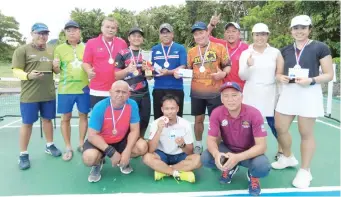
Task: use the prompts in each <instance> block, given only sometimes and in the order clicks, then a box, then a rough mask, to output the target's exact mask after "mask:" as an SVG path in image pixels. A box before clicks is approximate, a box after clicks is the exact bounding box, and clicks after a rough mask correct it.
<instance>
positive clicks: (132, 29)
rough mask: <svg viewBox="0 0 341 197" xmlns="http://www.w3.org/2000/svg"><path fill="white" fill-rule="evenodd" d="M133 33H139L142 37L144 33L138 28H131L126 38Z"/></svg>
mask: <svg viewBox="0 0 341 197" xmlns="http://www.w3.org/2000/svg"><path fill="white" fill-rule="evenodd" d="M135 32H139V33H140V34H141V35H142V36H144V33H143V31H142V29H141V28H139V27H133V28H131V29H130V30H129V33H128V36H130V34H132V33H135Z"/></svg>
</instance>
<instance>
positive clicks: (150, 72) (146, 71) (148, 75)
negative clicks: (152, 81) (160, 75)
mask: <svg viewBox="0 0 341 197" xmlns="http://www.w3.org/2000/svg"><path fill="white" fill-rule="evenodd" d="M144 74H145V75H146V77H151V76H153V72H152V71H151V70H145V71H144Z"/></svg>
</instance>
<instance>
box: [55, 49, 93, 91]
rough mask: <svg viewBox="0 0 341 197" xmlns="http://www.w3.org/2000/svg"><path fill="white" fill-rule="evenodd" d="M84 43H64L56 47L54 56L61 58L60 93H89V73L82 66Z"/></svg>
mask: <svg viewBox="0 0 341 197" xmlns="http://www.w3.org/2000/svg"><path fill="white" fill-rule="evenodd" d="M84 49H85V45H84V43H79V44H77V47H75V48H73V47H72V45H70V44H67V43H64V44H61V45H59V46H57V47H56V49H55V51H54V58H59V60H60V80H59V85H58V94H84V93H89V88H88V84H89V79H88V75H87V74H86V72H85V71H84V70H83V68H82V62H83V54H84Z"/></svg>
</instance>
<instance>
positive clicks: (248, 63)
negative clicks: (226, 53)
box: [247, 53, 254, 66]
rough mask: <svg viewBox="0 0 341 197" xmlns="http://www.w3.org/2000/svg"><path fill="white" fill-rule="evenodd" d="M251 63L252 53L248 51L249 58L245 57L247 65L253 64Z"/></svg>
mask: <svg viewBox="0 0 341 197" xmlns="http://www.w3.org/2000/svg"><path fill="white" fill-rule="evenodd" d="M253 64H254V61H253V58H252V53H250V56H249V58H247V65H248V66H253Z"/></svg>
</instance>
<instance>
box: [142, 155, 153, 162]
mask: <svg viewBox="0 0 341 197" xmlns="http://www.w3.org/2000/svg"><path fill="white" fill-rule="evenodd" d="M152 160H153V153H146V154H145V155H143V157H142V161H143V163H144V164H146V165H149V164H150V163H151V162H152Z"/></svg>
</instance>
